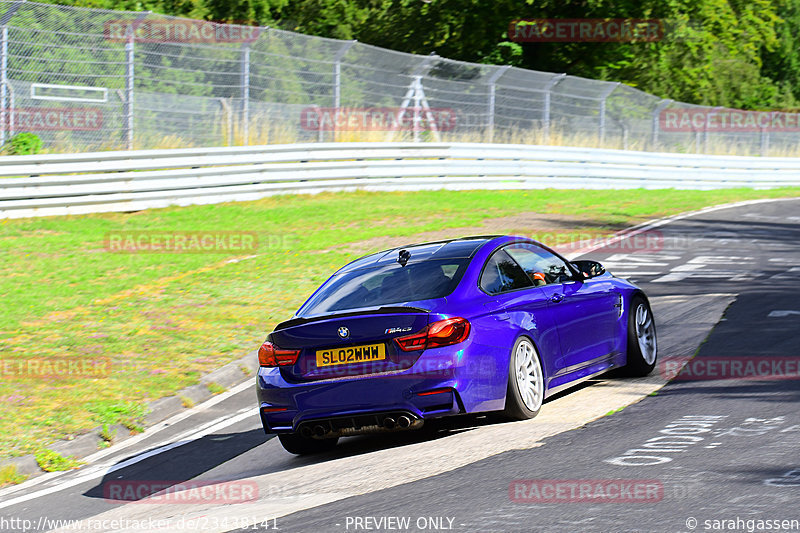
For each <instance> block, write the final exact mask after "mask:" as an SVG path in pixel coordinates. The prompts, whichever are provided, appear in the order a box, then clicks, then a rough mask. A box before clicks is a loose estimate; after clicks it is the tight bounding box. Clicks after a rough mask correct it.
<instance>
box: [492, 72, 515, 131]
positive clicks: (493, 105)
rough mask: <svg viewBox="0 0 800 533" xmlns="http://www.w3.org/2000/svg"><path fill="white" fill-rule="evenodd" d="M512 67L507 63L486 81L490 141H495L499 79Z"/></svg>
mask: <svg viewBox="0 0 800 533" xmlns="http://www.w3.org/2000/svg"><path fill="white" fill-rule="evenodd" d="M510 68H511V65H505V66H503V67H500V68H498V69H497V70H495V71H494V74H492V75H491V77H489V80H488V81H487V82H486V83H488V84H489V109H488V123H489V124H488V126H489V128H488V129H489V142H492V141H494V108H495V91H496V85H497V80H499V79H500V78H501V77H502V76H503V74H505V73H506V71H507V70H508V69H510Z"/></svg>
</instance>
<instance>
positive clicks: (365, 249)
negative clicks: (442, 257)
mask: <svg viewBox="0 0 800 533" xmlns="http://www.w3.org/2000/svg"><path fill="white" fill-rule="evenodd" d="M622 229H624V227H622V226H620V227H609V226H608V225H602V224H601V223H600V222H598V221H596V220H592V219H589V218H582V217H569V216H565V215H552V214H544V213H535V212H529V213H519V214H516V215H511V216H506V217H499V218H490V219H486V220H484V221H483V223H482V224H481V225H479V226H470V227H461V228H445V229H441V230H436V231H426V232H423V233H418V234H416V235H412V236H408V237H376V238H372V239H367V240H364V241H359V242H355V243H352V244H349V245H347V246H346V247H345V248H344V249H343V250H342V251H345V252H348V253H353V254H359V255H363V254H368V253H371V252H375V251H379V250H387V249H391V248H397V247H400V246H404V245H410V244H413V243H420V242H434V241H441V240H447V239H454V238H459V237H466V236H470V235H521V236H525V237H529V238H532V239H535V240H538V241H540V242H543V243H544V244H546V245H548V246H552V247H555V248H563V247H564V246H565V245H567V243H569V242H575V241H587V240H591V239H596V238H599V237H603V236H606V235H610V234H613V233H614V232H616V231H619V230H622Z"/></svg>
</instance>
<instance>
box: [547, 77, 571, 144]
mask: <svg viewBox="0 0 800 533" xmlns="http://www.w3.org/2000/svg"><path fill="white" fill-rule="evenodd" d="M566 77H567V75H566V74H556V75H555V76H553V77H552V78H550V81H548V82H547V85H546V86H545V88H544V109H543V110H542V137H543V142H544V143H545V144H547V143H548V142H550V94H551V92H552V91H553V88H554V87H555V86H556V85H558V84H559V82H561V80H563V79H564V78H566Z"/></svg>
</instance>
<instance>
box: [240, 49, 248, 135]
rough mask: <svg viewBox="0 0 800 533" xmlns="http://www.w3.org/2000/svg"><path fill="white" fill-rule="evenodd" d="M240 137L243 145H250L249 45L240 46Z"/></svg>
mask: <svg viewBox="0 0 800 533" xmlns="http://www.w3.org/2000/svg"><path fill="white" fill-rule="evenodd" d="M241 63H242V67H241V83H240V85H241V87H242V137H243V138H244V145H245V146H249V145H250V43H244V44H242V59H241Z"/></svg>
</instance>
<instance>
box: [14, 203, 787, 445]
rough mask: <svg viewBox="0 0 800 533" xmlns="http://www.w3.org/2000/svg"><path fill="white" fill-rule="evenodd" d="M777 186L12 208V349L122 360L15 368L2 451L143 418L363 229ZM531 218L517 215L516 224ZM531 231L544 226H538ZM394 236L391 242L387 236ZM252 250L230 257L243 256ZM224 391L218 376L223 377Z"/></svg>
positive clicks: (292, 305) (455, 223) (605, 222)
mask: <svg viewBox="0 0 800 533" xmlns="http://www.w3.org/2000/svg"><path fill="white" fill-rule="evenodd" d="M798 195H800V189H797V188H795V189H779V190H770V191H754V190H726V191H675V190H663V191H643V190H627V191H561V190H544V191H527V192H513V191H468V192H465V191H460V192H453V191H437V192H429V191H428V192H406V193H367V192H355V193H328V194H320V195H316V196H280V197H272V198H267V199H264V200H260V201H256V202H243V203H231V204H218V205H209V206H193V207H183V208H169V209H159V210H150V211H143V212H139V213H133V214H97V215H87V216H73V217H49V218H37V219H24V220H6V221H3V222H2V223H0V293H1V294H2V296H3V305H2V306H0V328H1V329H0V360H2V362H3V363H7V362H11V363H17V362H19V361H23V360H31V359H41V360H43V361H48V360H52V359H54V358H59V357H67V358H81V359H84V360H89V361H95V360H98V359H99V358H109V359H110V361H111V367H110V370H111V371H110V372H109V373H108V374H107V375H95V376H85V377H72V378H66V377H63V378H60V379H53V378H41V377H36V376H28V377H25V376H19V375H17V376H5V379H2V380H0V401H1V402H2V404H3V409H2V410H0V457H4V456H13V455H20V454H24V453H31V452H36V451H41V450H43V449H45V447H46V446H47V444H48V443H49V442H50V441H52V440H53V439H56V438H64V437H69V436H73V435H77V434H80V433H81V432H85V431H87V430H89V429H91V428H93V427H97V426H101V425H104V424H108V425H111V424H116V423H121V424H123V425H125V426H127V427H130V428H131V429H137V428H140V426H141V419H142V417H143V415H144V414H145V413H144V409H143V406H144V405H145V403H146V402H148V401H150V400H153V399H156V398H159V397H162V396H165V395H168V394H173V393H174V392H175V391H177V390H178V389H181V388H183V387H186V386H189V385H193V384H196V383H198V382H199V378H200V376H202V375H203V374H204V373H206V372H209V371H211V370H214V369H215V368H218V367H220V366H222V365H223V364H225V363H228V362H230V361H232V360H234V359H237V358H239V357H241V356H242V355H244V354H246V353H248V352H249V351H252V350H254V349H255V348H257V347H258V345H259V344H260V343H261V341H262V340H263V338H264V337H265V336H266V334H267V333H268V331H270V330H271V328H272V327H273V326H274V325H275V324H276V323H277V322H279V321H280V320H282V319H285V318H287V317H289V316H291V314H292V313H293V312H294V311H295V310H296V309H297V307H298V306H299V305H300V304H301V303H302V302H303V300H304V299H305V298H306V296H307V295H308V294H309V293H310V292H311V291H312V290H313V289H314V288H315V287H316V286H318V285H319V284H320V283H321V282H322V281H324V280H325V279H326V278H327V277H328V276H329V275H330V273H331V272H332V271H334V270H335V269H337V268H338V267H340V266H341V265H343V264H344V263H346V262H347V261H349V260H352V259H353V258H354V257H355V256H354V254H353V253H351V252H348V251H347V245H348V244H349V243H355V242H359V241H363V240H367V239H373V238H380V237H383V236H386V237H406V236H407V237H409V240H410V241H412V242H413V240H414V239H413V236H414V235H415V234H418V233H420V232H425V231H434V230H440V229H442V228H459V227H466V226H476V225H479V224H480V222H481V221H482V220H485V219H489V218H496V217H501V216H508V215H513V214H515V213H522V212H537V213H552V214H560V215H564V217H566V218H574V219H579V222H580V224H576V228H579V231H581V232H586V231H592V232H611V231H614V230H616V229H619V228H621V227H624V226H627V225H630V224H634V223H637V222H641V221H643V220H646V219H650V218H653V217H657V216H663V215H667V214H672V213H677V212H681V211H686V210H691V209H697V208H701V207H705V206H708V205H713V204H719V203H725V202H730V201H737V200H744V199H751V198H765V197H779V196H798ZM512 229H513V230H520V229H525V228H509V230H512ZM136 230H171V231H180V230H187V231H255V232H257V234H258V236H259V243H260V246H259V248H258V250H257V251H256V252H255V253H256V254H257V256H256V257H254V258H249V259H244V258H243V257H244V256H246V255H252V253H247V254H241V255H240V256H238V257H237V256H236V255H231V254H225V253H202V254H201V253H192V254H158V253H140V254H117V253H109V252H107V251H106V250H105V249H104V238H105V236H106V235H107V234H108V233H109V232H116V231H136ZM528 230H529V231H531V232H534V231H537V229H536V228H529V229H528ZM379 247H380V246H379ZM234 258H238V259H241V260H240V261H237V262H230V260H231V259H234ZM212 392H215V391H212Z"/></svg>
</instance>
